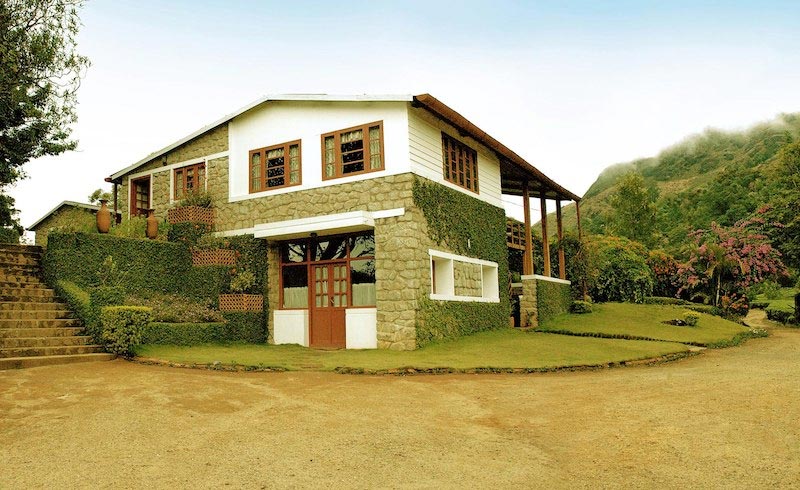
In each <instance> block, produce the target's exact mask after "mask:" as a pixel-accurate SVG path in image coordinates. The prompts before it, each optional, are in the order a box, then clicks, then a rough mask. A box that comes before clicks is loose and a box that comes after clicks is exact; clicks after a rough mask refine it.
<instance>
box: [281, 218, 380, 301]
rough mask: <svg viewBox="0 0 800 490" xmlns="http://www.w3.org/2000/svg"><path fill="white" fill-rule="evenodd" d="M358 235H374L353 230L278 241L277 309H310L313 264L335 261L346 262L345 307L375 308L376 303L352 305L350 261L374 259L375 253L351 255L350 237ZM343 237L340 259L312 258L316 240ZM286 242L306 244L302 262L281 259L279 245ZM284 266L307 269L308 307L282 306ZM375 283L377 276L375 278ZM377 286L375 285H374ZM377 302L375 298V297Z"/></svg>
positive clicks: (322, 240)
mask: <svg viewBox="0 0 800 490" xmlns="http://www.w3.org/2000/svg"><path fill="white" fill-rule="evenodd" d="M360 235H372V236H373V240H374V237H375V232H374V231H373V232H363V231H360V232H353V233H341V234H336V235H325V236H320V237H314V238H299V239H296V240H284V241H281V242H279V244H278V265H279V267H278V290H279V291H280V295H279V296H280V299H279V300H278V301H279V302H278V305H279V307H278V309H279V310H310V309H311V299H312V291H311V285H310V283H311V281H312V279H311V271H312V270H313V267H314V266H315V265H326V264H336V263H346V264H347V306H345V308H348V309H349V308H376V307H377V306H376V305H369V306H353V283H352V277H351V268H352V266H351V262H357V261H359V260H373V261H374V260H375V254H374V253H373V254H372V255H362V256H359V257H351V256H350V253H351V249H350V238H353V237H357V236H360ZM338 238H344V239H346V240H347V245H346V247H345V256H344V258H341V259H330V260H316V259H314V258H312V255H313V254H314V250H315V247H316V244H317V242H324V241H328V240H332V239H338ZM287 242H293V243H299V242H302V243H304V244H305V246H306V252H305V257H303V261H302V262H284V261H283V254H282V253H281V247H283V245H284V244H285V243H287ZM284 267H305V268H306V271H307V273H306V274H307V281H308V283H309V285H308V286H307V287H308V293H309V296H308V307H306V308H284V306H283V304H284V298H283V268H284ZM376 284H377V278H376ZM376 287H377V286H376ZM376 304H377V299H376Z"/></svg>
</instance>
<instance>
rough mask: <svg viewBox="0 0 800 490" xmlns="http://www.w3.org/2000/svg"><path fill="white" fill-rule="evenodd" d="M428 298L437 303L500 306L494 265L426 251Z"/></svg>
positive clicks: (461, 256)
mask: <svg viewBox="0 0 800 490" xmlns="http://www.w3.org/2000/svg"><path fill="white" fill-rule="evenodd" d="M428 255H429V256H430V258H431V260H430V264H431V293H430V298H431V299H435V300H440V301H476V302H484V303H499V302H500V288H499V285H500V282H499V280H498V273H497V262H490V261H488V260H481V259H475V258H472V257H466V256H464V255H456V254H452V253H449V252H442V251H439V250H433V249H431V250H428Z"/></svg>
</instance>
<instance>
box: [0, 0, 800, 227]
mask: <svg viewBox="0 0 800 490" xmlns="http://www.w3.org/2000/svg"><path fill="white" fill-rule="evenodd" d="M81 19H82V22H83V26H82V28H81V32H80V35H79V38H78V43H79V44H78V48H79V51H80V52H81V53H82V54H84V55H86V56H88V57H89V59H90V60H91V63H92V66H91V67H90V69H89V70H88V72H87V74H86V77H85V79H84V80H83V83H82V85H81V88H80V90H79V94H78V103H79V105H78V107H77V114H78V122H77V123H76V124H75V126H74V135H75V137H77V139H78V140H79V146H78V149H77V151H74V152H69V153H65V154H62V155H59V156H56V157H45V158H40V159H38V160H34V161H31V162H29V163H28V164H26V165H25V167H24V169H25V171H26V172H27V174H28V178H27V179H26V180H24V181H21V182H20V183H18V184H17V185H16V186H15V187H14V188H13V189H12V190H11V195H12V196H13V197H14V198H15V199H16V201H17V203H16V204H17V208H18V209H20V211H21V213H20V220H21V222H22V224H23V226H29V225H31V224H32V223H33V222H35V221H36V220H37V219H39V218H40V217H41V216H42V215H44V214H45V213H46V212H48V211H49V210H50V209H52V208H53V207H55V206H56V205H57V204H58V203H60V202H61V201H63V200H74V201H81V202H86V201H87V197H88V195H89V194H90V193H91V192H92V191H93V190H94V189H97V188H99V187H104V188H108V189H110V185H109V184H106V183H105V182H104V181H103V179H104V178H105V177H107V176H109V175H110V174H111V173H113V172H115V171H117V170H120V169H122V168H124V167H127V166H128V165H130V164H132V163H134V162H136V161H138V160H140V159H141V158H143V157H144V156H146V155H148V154H149V153H151V152H153V151H156V150H158V149H160V148H162V147H164V146H166V145H168V144H170V143H172V142H174V141H176V140H178V139H179V138H181V137H183V136H185V135H187V134H189V133H192V132H193V131H195V130H197V129H199V128H200V127H202V126H204V125H206V124H208V123H210V122H212V121H214V120H216V119H219V118H220V117H222V116H223V115H225V114H228V113H231V112H233V111H234V110H236V109H238V108H240V107H242V106H244V105H245V104H247V103H249V102H251V101H253V100H255V99H258V98H259V97H261V96H263V95H266V94H278V93H328V94H363V93H366V94H420V93H430V94H432V95H434V96H435V97H437V98H438V99H439V100H441V101H443V102H444V103H445V104H447V105H449V106H450V107H452V108H453V109H455V110H456V111H458V112H460V113H461V114H462V115H464V116H465V117H467V118H468V119H469V120H471V121H472V122H473V123H475V124H476V125H477V126H479V127H480V128H481V129H483V130H484V131H486V132H488V133H489V134H491V135H492V136H494V137H495V138H496V139H498V140H499V141H501V142H502V143H503V144H505V145H506V146H508V147H509V148H511V149H512V150H514V151H515V152H516V153H518V154H519V155H521V156H522V157H523V158H525V159H526V160H527V161H528V162H530V163H532V164H533V165H534V166H536V167H537V168H539V169H540V170H541V171H543V172H544V173H545V174H546V175H548V176H549V177H551V178H553V179H554V180H555V181H556V182H558V183H560V184H562V185H563V186H564V187H566V188H567V189H569V190H571V191H572V192H574V193H576V194H578V195H582V194H583V193H584V192H585V191H586V190H587V189H588V188H589V186H590V185H591V184H592V183H593V182H594V180H595V179H596V178H597V176H598V174H599V173H600V172H601V171H602V170H603V169H604V168H605V167H607V166H609V165H611V164H614V163H619V162H626V161H630V160H633V159H636V158H640V157H647V156H653V155H656V154H657V153H658V152H659V151H660V150H662V149H664V148H666V147H668V146H670V145H672V144H674V143H677V142H678V141H680V140H681V139H683V138H685V137H686V136H689V135H691V134H694V133H697V132H700V131H703V130H704V129H705V128H708V127H715V128H722V129H742V128H745V127H748V126H750V125H752V124H754V123H757V122H760V121H764V120H768V119H771V118H773V117H774V116H776V115H777V114H779V113H782V112H798V111H800V36H799V35H797V30H796V28H797V25H798V21H800V2H797V1H769V0H763V1H758V2H756V1H751V2H744V1H713V2H710V1H669V2H663V1H616V2H614V1H605V2H601V1H584V2H578V1H572V2H570V1H563V2H557V1H553V2H538V1H528V2H525V1H506V0H493V1H491V2H490V1H483V2H476V1H463V0H462V1H458V2H455V1H453V2H451V1H436V0H427V1H416V0H411V1H402V2H401V1H396V2H392V1H380V0H373V1H366V2H362V1H359V0H351V1H348V2H343V3H333V2H309V1H300V0H296V1H280V2H272V1H261V2H256V1H237V0H229V1H209V2H203V1H199V0H195V1H183V0H177V1H151V0H135V1H130V0H113V1H112V0H90V1H89V2H88V3H87V4H86V5H85V7H84V8H83V9H82V11H81ZM508 201H509V205H508V206H507V211H508V212H509V214H510V215H512V216H516V217H519V216H520V215H521V213H522V210H521V206H519V204H517V202H516V201H515V200H514V199H513V198H508ZM534 211H536V208H535V207H534ZM534 216H536V214H534Z"/></svg>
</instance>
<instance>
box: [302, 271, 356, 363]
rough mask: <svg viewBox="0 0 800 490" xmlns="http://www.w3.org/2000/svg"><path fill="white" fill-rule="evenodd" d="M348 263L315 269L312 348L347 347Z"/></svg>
mask: <svg viewBox="0 0 800 490" xmlns="http://www.w3.org/2000/svg"><path fill="white" fill-rule="evenodd" d="M348 272H349V271H348V266H347V262H331V263H327V264H319V265H312V266H311V281H312V287H311V295H312V298H311V308H309V310H310V311H309V313H310V318H309V326H310V337H311V339H310V344H311V347H321V348H328V349H338V348H344V347H346V339H345V309H346V308H347V305H348V301H347V300H348V298H347V295H348V291H349V290H350V288H349V284H348Z"/></svg>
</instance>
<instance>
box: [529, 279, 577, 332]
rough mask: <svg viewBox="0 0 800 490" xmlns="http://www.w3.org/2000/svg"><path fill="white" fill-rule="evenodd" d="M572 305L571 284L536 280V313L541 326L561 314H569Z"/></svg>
mask: <svg viewBox="0 0 800 490" xmlns="http://www.w3.org/2000/svg"><path fill="white" fill-rule="evenodd" d="M571 303H572V294H571V290H570V285H569V284H564V283H560V282H554V281H546V280H542V279H536V311H537V313H538V316H539V325H541V324H542V323H544V322H546V321H547V320H549V319H551V318H553V317H554V316H556V315H559V314H561V313H567V312H568V311H569V306H570V304H571Z"/></svg>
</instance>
